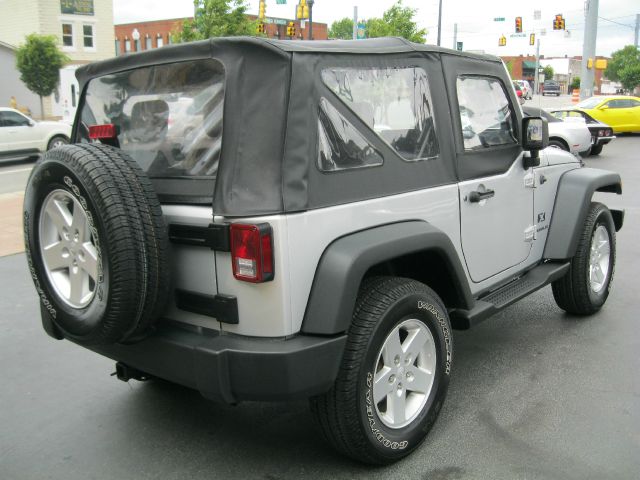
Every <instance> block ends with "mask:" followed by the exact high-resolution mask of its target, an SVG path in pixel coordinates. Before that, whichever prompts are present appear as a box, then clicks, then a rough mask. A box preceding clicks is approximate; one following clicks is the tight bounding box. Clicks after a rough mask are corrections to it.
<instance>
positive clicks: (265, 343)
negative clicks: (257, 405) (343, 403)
mask: <svg viewBox="0 0 640 480" xmlns="http://www.w3.org/2000/svg"><path fill="white" fill-rule="evenodd" d="M345 343H346V335H339V336H333V337H317V336H310V335H299V336H297V337H294V338H291V339H287V340H285V339H265V338H259V339H258V338H247V337H238V336H233V335H224V334H219V333H218V332H215V331H211V330H207V331H202V330H200V329H197V328H193V329H184V328H181V326H178V325H175V324H162V325H160V326H159V327H158V329H157V331H156V332H154V334H153V335H152V336H150V337H147V338H145V339H144V340H142V341H140V342H138V343H135V344H131V345H120V344H114V345H97V346H96V345H92V346H89V347H87V348H89V349H91V350H93V351H95V352H97V353H99V354H101V355H104V356H106V357H108V358H111V359H113V360H116V361H118V362H121V363H124V364H126V365H127V366H130V367H134V368H135V369H138V370H141V371H143V372H145V373H148V374H150V375H153V376H156V377H160V378H163V379H166V380H169V381H172V382H175V383H179V384H181V385H184V386H187V387H191V388H195V389H196V390H199V391H200V393H201V394H202V395H203V396H205V397H207V398H209V399H212V400H215V401H219V402H224V403H236V402H238V401H241V400H289V399H300V398H306V397H309V396H312V395H317V394H320V393H323V392H326V391H327V390H329V389H330V388H331V386H332V385H333V382H334V381H335V378H336V376H337V374H338V369H339V367H340V362H341V361H342V354H343V350H344V345H345Z"/></svg>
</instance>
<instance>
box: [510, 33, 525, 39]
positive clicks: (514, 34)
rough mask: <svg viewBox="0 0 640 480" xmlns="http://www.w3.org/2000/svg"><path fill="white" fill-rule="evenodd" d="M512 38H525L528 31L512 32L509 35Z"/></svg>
mask: <svg viewBox="0 0 640 480" xmlns="http://www.w3.org/2000/svg"><path fill="white" fill-rule="evenodd" d="M509 36H510V37H511V38H525V37H526V36H527V34H526V33H512V34H511V35H509Z"/></svg>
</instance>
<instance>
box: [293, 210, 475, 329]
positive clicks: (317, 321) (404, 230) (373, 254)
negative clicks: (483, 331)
mask: <svg viewBox="0 0 640 480" xmlns="http://www.w3.org/2000/svg"><path fill="white" fill-rule="evenodd" d="M425 250H435V251H437V252H438V253H439V254H440V255H441V256H442V257H443V258H444V259H445V263H446V266H447V269H448V274H449V275H451V276H452V278H453V281H454V283H455V288H456V290H457V292H456V293H457V296H458V298H459V299H460V303H461V304H462V305H464V308H471V306H472V305H473V303H474V301H473V298H472V296H471V291H470V289H469V285H468V283H467V278H466V274H465V272H464V270H463V268H462V265H461V263H460V260H459V258H458V254H457V252H456V250H455V248H454V246H453V244H452V242H451V240H450V239H449V237H448V236H447V235H446V234H445V233H444V232H443V231H442V230H439V229H438V228H436V227H434V226H433V225H431V224H429V223H427V222H424V221H418V220H416V221H407V222H400V223H393V224H388V225H383V226H378V227H374V228H371V229H368V230H363V231H360V232H356V233H352V234H349V235H347V236H344V237H341V238H339V239H337V240H335V241H334V242H333V243H331V244H330V245H329V246H328V247H327V248H326V250H325V251H324V253H323V254H322V257H321V258H320V262H319V263H318V267H317V269H316V273H315V277H314V280H313V284H312V287H311V293H310V295H309V301H308V302H307V308H306V311H305V315H304V319H303V322H302V333H305V334H316V335H335V334H338V333H341V332H345V331H346V330H347V329H348V328H349V325H350V323H351V318H352V315H353V310H354V308H355V302H356V297H357V295H358V290H359V288H360V284H361V282H362V279H363V278H364V275H365V273H366V272H367V270H369V269H370V268H371V267H372V266H375V265H378V264H380V263H382V262H385V261H388V260H393V259H394V258H398V257H401V256H403V255H408V254H412V253H418V252H421V251H425Z"/></svg>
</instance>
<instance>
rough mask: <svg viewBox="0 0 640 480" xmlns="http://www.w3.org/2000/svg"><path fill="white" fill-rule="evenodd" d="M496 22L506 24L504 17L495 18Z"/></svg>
mask: <svg viewBox="0 0 640 480" xmlns="http://www.w3.org/2000/svg"><path fill="white" fill-rule="evenodd" d="M493 21H494V22H504V17H495V18H494V19H493Z"/></svg>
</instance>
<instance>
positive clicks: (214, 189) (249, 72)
mask: <svg viewBox="0 0 640 480" xmlns="http://www.w3.org/2000/svg"><path fill="white" fill-rule="evenodd" d="M442 55H449V56H456V57H460V59H461V60H462V59H463V58H462V57H464V58H466V59H474V60H476V61H478V62H479V63H482V64H484V65H485V66H486V67H487V68H490V69H491V70H492V71H494V72H496V73H495V74H496V75H497V76H504V75H505V72H504V67H503V65H502V62H501V60H500V59H499V58H498V57H494V56H490V55H479V54H471V53H464V52H458V51H455V50H450V49H446V48H441V47H437V46H433V45H420V44H414V43H411V42H408V41H406V40H404V39H401V38H375V39H368V40H355V41H354V40H332V41H283V40H268V39H262V38H253V37H232V38H214V39H210V40H203V41H199V42H193V43H184V44H176V45H168V46H165V47H162V48H158V49H155V50H150V51H146V52H141V53H136V54H128V55H123V56H120V57H116V58H113V59H110V60H105V61H102V62H97V63H92V64H89V65H86V66H83V67H81V68H79V69H78V70H77V73H76V76H77V78H78V81H79V83H80V89H81V91H82V92H83V98H84V92H85V87H86V84H87V82H89V81H90V80H91V79H92V78H95V77H99V76H102V75H107V74H112V73H116V72H124V71H128V70H135V69H137V68H141V67H147V66H152V65H158V64H167V63H173V62H184V61H193V60H202V59H209V58H211V59H213V60H215V61H218V62H220V63H221V64H222V65H223V66H224V72H225V97H224V114H223V129H222V130H223V133H222V135H223V136H222V150H221V156H220V163H219V167H218V172H217V177H216V178H215V179H212V178H207V179H204V178H200V179H199V178H191V179H175V180H163V181H162V182H161V183H158V184H156V190H157V191H158V193H159V195H160V199H161V201H163V202H180V203H200V204H203V203H209V204H211V203H213V210H214V214H216V215H225V216H250V215H265V214H278V213H283V212H296V211H304V210H308V209H312V208H319V207H323V206H330V205H337V204H341V203H348V202H352V201H357V200H363V199H366V198H374V197H380V196H385V195H393V194H396V193H399V192H404V191H411V190H416V189H420V188H424V187H425V183H424V180H423V179H424V178H427V179H429V181H428V183H429V184H430V185H443V184H447V183H451V182H453V181H455V172H454V166H453V162H452V161H448V162H412V163H407V162H403V161H402V160H401V159H400V158H399V157H398V156H397V155H396V154H395V153H393V152H392V151H391V150H390V149H389V148H388V147H386V146H385V145H381V146H380V150H381V151H382V152H383V153H384V154H385V165H384V166H383V167H380V168H370V169H363V170H361V171H357V172H354V171H352V172H344V173H339V174H335V175H327V174H324V173H322V172H320V171H319V170H318V168H317V167H316V158H317V156H318V106H319V102H320V100H321V99H322V98H328V99H329V100H330V101H332V102H333V101H336V99H335V96H334V94H333V93H332V92H331V91H330V90H328V88H327V87H326V85H324V84H323V83H322V80H321V78H320V76H321V75H320V72H321V71H322V69H323V68H327V67H332V66H341V67H355V68H368V67H371V66H373V67H380V68H402V67H406V66H413V65H420V66H422V67H423V68H424V69H425V70H426V71H427V73H428V75H429V76H430V78H431V79H432V80H433V85H432V87H431V88H432V100H433V108H434V110H435V114H436V117H437V116H438V115H441V116H446V117H448V116H449V115H450V113H449V106H448V103H447V100H446V94H445V87H444V84H443V83H442V82H443V80H442V76H443V72H442V63H441V56H442ZM430 83H431V80H430ZM82 102H83V101H82V100H81V103H80V108H79V109H78V111H79V113H80V110H81V109H82V106H83V103H82ZM338 103H339V102H338ZM337 108H339V110H340V111H341V113H342V115H345V116H346V117H347V118H349V119H352V118H354V117H353V113H352V112H350V111H349V110H348V108H346V107H345V106H344V105H337ZM78 118H79V117H78ZM354 121H355V122H356V123H357V120H354ZM77 123H78V121H77V120H76V124H77ZM441 133H442V132H441ZM364 135H365V136H366V137H367V138H369V140H370V141H371V142H372V143H373V144H379V139H377V138H375V135H374V134H373V132H366V131H365V132H364ZM447 148H448V147H447V145H446V144H445V142H441V152H442V153H441V154H442V155H444V158H452V152H447V151H446V149H447Z"/></svg>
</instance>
